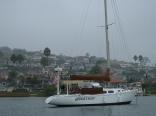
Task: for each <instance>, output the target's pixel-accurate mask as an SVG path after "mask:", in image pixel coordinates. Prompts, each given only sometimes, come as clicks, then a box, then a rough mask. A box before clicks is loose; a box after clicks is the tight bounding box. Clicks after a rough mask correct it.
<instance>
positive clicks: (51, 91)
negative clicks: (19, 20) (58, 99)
mask: <svg viewBox="0 0 156 116" xmlns="http://www.w3.org/2000/svg"><path fill="white" fill-rule="evenodd" d="M56 89H57V88H56V87H55V85H51V86H49V87H48V88H46V89H44V90H43V93H44V94H45V95H46V96H52V95H55V94H56Z"/></svg>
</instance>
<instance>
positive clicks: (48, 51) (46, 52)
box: [44, 47, 51, 63]
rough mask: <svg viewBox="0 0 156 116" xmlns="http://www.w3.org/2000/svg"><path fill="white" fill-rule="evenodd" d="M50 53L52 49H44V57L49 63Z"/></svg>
mask: <svg viewBox="0 0 156 116" xmlns="http://www.w3.org/2000/svg"><path fill="white" fill-rule="evenodd" d="M50 53H51V51H50V49H49V48H48V47H46V48H45V49H44V55H45V56H47V61H48V56H50ZM47 63H48V62H47Z"/></svg>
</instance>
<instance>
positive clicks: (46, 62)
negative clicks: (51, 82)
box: [40, 57, 48, 67]
mask: <svg viewBox="0 0 156 116" xmlns="http://www.w3.org/2000/svg"><path fill="white" fill-rule="evenodd" d="M40 63H41V65H42V66H43V67H45V66H47V65H48V60H47V58H45V57H43V58H42V59H41V61H40Z"/></svg>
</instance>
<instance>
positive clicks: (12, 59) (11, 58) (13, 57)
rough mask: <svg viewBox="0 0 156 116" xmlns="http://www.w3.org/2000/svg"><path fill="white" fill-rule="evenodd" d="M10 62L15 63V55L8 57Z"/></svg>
mask: <svg viewBox="0 0 156 116" xmlns="http://www.w3.org/2000/svg"><path fill="white" fill-rule="evenodd" d="M10 60H11V61H12V62H13V63H14V64H15V62H16V61H17V57H16V55H15V54H12V55H11V57H10Z"/></svg>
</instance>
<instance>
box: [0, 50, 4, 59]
mask: <svg viewBox="0 0 156 116" xmlns="http://www.w3.org/2000/svg"><path fill="white" fill-rule="evenodd" d="M3 56H4V54H3V52H2V51H1V50H0V58H1V57H3Z"/></svg>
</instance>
